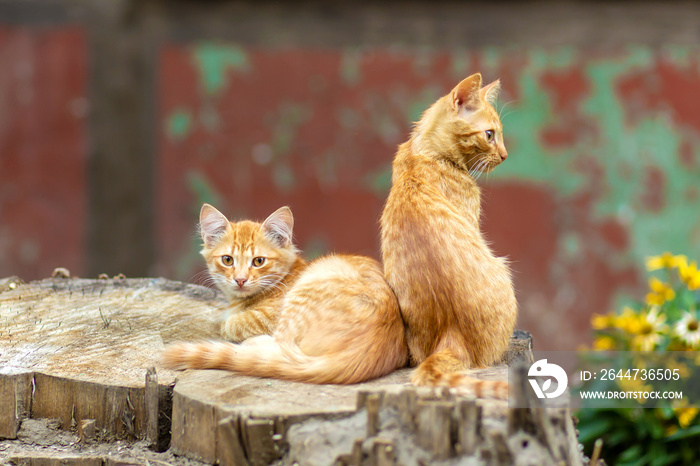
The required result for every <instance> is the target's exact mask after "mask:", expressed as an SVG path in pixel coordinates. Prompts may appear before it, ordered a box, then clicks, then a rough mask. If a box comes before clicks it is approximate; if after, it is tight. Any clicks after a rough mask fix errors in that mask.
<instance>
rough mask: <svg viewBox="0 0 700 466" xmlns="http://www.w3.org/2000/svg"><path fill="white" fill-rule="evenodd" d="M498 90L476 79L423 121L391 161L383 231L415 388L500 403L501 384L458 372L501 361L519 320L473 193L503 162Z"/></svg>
mask: <svg viewBox="0 0 700 466" xmlns="http://www.w3.org/2000/svg"><path fill="white" fill-rule="evenodd" d="M499 87H500V84H499V82H498V81H495V82H492V83H491V84H488V85H486V86H483V87H482V82H481V75H480V74H478V73H477V74H474V75H472V76H469V77H468V78H466V79H464V80H463V81H462V82H460V83H459V84H458V85H457V86H456V87H455V88H454V89H453V90H452V91H451V92H450V93H449V94H447V95H445V96H444V97H442V98H440V99H439V100H438V101H437V102H435V104H433V105H432V106H431V107H430V108H429V109H428V110H427V111H426V112H425V113H424V114H423V117H422V118H421V120H420V121H419V122H418V123H417V124H416V127H415V130H414V131H413V134H412V135H411V137H410V139H409V140H408V141H407V142H405V143H404V144H402V145H401V146H399V149H398V152H397V154H396V157H395V158H394V163H393V174H392V186H391V191H390V192H389V198H388V199H387V202H386V205H385V207H384V211H383V213H382V218H381V229H382V257H383V261H384V270H385V273H386V279H387V281H388V282H389V285H390V286H391V288H392V289H393V290H394V292H395V293H396V297H397V298H398V301H399V306H400V308H401V315H402V317H403V321H404V323H405V324H406V341H407V344H408V348H409V352H410V358H411V365H414V366H417V368H416V370H415V372H414V374H413V382H414V383H415V384H417V385H428V386H435V385H449V386H452V387H458V388H464V387H472V388H474V391H475V392H476V393H477V395H479V394H480V392H484V391H492V392H495V393H493V395H495V396H496V397H499V398H507V396H508V393H507V390H508V384H507V383H505V382H492V383H486V382H483V381H476V380H475V379H473V378H471V377H469V376H468V375H467V374H465V373H464V372H463V371H464V369H469V368H476V367H485V366H488V365H491V364H494V363H496V362H498V361H499V360H500V359H501V357H502V355H503V353H504V352H505V351H506V349H507V348H508V341H509V339H510V336H511V334H512V333H513V329H514V327H515V321H516V318H517V314H518V305H517V302H516V299H515V292H514V289H513V282H512V279H511V273H510V269H509V267H508V264H507V262H506V260H505V259H503V258H501V257H497V256H496V255H495V254H494V253H493V252H492V251H491V248H490V247H489V244H488V241H487V240H486V239H485V238H484V235H483V234H482V232H481V228H480V214H481V191H480V189H479V186H478V185H477V183H476V179H477V178H478V177H479V175H480V174H481V173H488V172H490V171H491V170H493V169H494V168H495V167H497V166H498V165H500V164H501V163H502V162H503V161H505V160H506V157H507V156H508V153H507V151H506V148H505V145H504V142H503V127H502V126H501V121H500V119H499V117H498V113H497V112H496V110H495V109H494V107H493V105H494V102H495V99H496V96H497V94H498V90H499Z"/></svg>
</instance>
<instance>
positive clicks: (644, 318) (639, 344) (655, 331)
mask: <svg viewBox="0 0 700 466" xmlns="http://www.w3.org/2000/svg"><path fill="white" fill-rule="evenodd" d="M665 322H666V316H665V315H663V314H660V313H659V308H658V307H656V306H653V307H652V308H651V310H650V311H649V312H645V313H642V314H641V315H640V319H639V321H638V322H637V324H638V327H637V328H636V329H635V331H634V332H630V333H632V334H633V335H635V336H634V338H632V347H633V348H634V349H635V350H637V351H652V350H653V349H654V348H655V347H656V345H658V344H659V341H660V340H661V334H662V333H664V332H665V331H666V329H667V328H668V326H667V325H666V324H665Z"/></svg>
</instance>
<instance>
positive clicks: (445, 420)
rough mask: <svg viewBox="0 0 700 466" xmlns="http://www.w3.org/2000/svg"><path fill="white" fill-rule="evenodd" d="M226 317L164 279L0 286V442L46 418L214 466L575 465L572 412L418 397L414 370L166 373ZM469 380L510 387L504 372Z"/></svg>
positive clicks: (518, 337)
mask: <svg viewBox="0 0 700 466" xmlns="http://www.w3.org/2000/svg"><path fill="white" fill-rule="evenodd" d="M222 304H225V303H224V302H223V301H222V300H221V298H220V297H219V295H218V294H217V293H216V292H215V291H213V290H210V289H207V288H203V287H200V286H196V285H187V284H183V283H179V282H172V281H168V280H165V279H162V278H161V279H119V278H115V279H105V280H84V279H67V278H53V279H47V280H42V281H38V282H32V283H28V284H22V283H21V282H20V281H19V280H17V279H15V278H13V279H6V280H0V437H4V438H15V437H17V435H18V430H19V427H20V424H21V422H22V420H24V419H30V418H33V419H39V418H50V419H57V420H59V421H58V423H59V424H60V426H61V427H62V428H63V429H64V430H70V431H73V432H76V434H77V438H78V441H79V442H83V443H90V442H100V441H108V440H113V439H118V438H122V439H123V438H126V439H140V440H144V439H145V440H146V441H147V442H148V443H149V444H150V445H151V446H152V448H154V449H156V450H158V451H161V450H165V449H167V448H168V446H169V445H170V451H169V452H168V453H169V454H172V453H175V454H177V455H183V456H185V457H187V458H190V459H192V460H197V461H202V462H205V463H210V464H214V463H219V464H269V463H271V462H275V461H278V462H282V463H284V464H293V463H295V462H298V463H299V464H353V465H360V464H377V465H388V464H418V462H424V463H429V462H432V461H438V460H448V461H449V460H450V459H453V458H462V457H465V458H466V457H474V458H481V459H482V460H484V461H486V462H488V463H490V464H509V462H511V461H512V460H513V458H514V456H516V455H522V454H523V451H524V450H527V451H528V452H535V453H531V456H532V455H535V456H533V457H536V458H539V459H541V460H542V462H543V463H542V464H545V463H547V462H549V461H550V460H552V461H562V460H564V461H570V460H571V458H576V454H575V453H577V452H576V450H575V446H576V445H575V436H573V434H572V432H573V430H572V429H573V427H572V426H571V425H570V424H571V418H570V416H569V415H568V411H566V410H564V411H557V412H556V413H555V414H554V415H552V416H554V417H552V416H550V415H549V414H547V412H545V411H544V410H543V408H541V407H538V405H537V400H534V401H531V404H528V406H531V409H527V410H524V411H523V410H520V411H518V412H519V413H520V414H519V415H514V414H513V413H512V412H511V411H512V410H509V408H508V403H507V402H504V401H497V400H474V399H469V398H465V397H463V396H457V395H455V394H454V393H453V392H451V391H449V390H447V389H437V390H430V389H422V388H420V389H418V388H415V387H412V386H410V385H409V383H408V381H409V379H410V372H411V370H410V369H403V370H399V371H396V372H394V373H392V374H390V375H388V376H386V377H383V378H381V379H378V380H374V381H371V382H367V383H364V384H357V385H350V386H338V385H312V384H303V383H295V382H286V381H281V380H275V379H260V378H256V377H246V376H241V375H237V374H234V373H230V372H225V371H193V370H190V371H185V372H172V371H169V370H166V369H164V368H163V367H162V366H160V364H159V356H160V353H161V351H162V349H163V347H164V346H165V345H166V344H169V343H171V342H174V341H180V340H199V339H206V338H217V337H218V330H219V329H218V322H217V319H218V317H219V315H220V311H219V310H218V308H219V306H221V305H222ZM531 344H532V342H531V338H530V336H529V334H527V333H526V332H516V333H515V334H514V335H513V338H512V339H511V348H510V352H509V356H510V360H511V362H512V361H516V362H517V361H529V362H531V361H532V359H531V358H532V354H531V352H530V349H531ZM472 373H473V375H474V376H475V377H479V378H487V379H488V378H490V379H497V380H507V379H508V365H506V364H505V363H502V364H500V365H497V366H494V367H491V368H487V369H482V370H475V371H472ZM523 377H524V376H523ZM521 401H522V400H521ZM526 403H530V401H527V400H526ZM553 419H554V420H553ZM171 431H172V437H171V434H170V432H171ZM572 438H573V440H572ZM523 445H526V446H523ZM528 445H529V446H528ZM571 452H573V453H571ZM75 455H77V456H76V458H77V459H76V461H78V462H79V460H86V461H87V460H88V459H94V457H89V458H88V457H87V456H85V455H84V454H82V453H80V452H77V453H75ZM81 455H82V456H81ZM536 455H540V456H536ZM30 456H31V455H30ZM22 458H25V459H26V455H25V456H24V457H22ZM105 461H106V462H108V461H107V460H104V461H103V463H105ZM533 464H535V463H533ZM570 464H576V463H575V461H574V462H570Z"/></svg>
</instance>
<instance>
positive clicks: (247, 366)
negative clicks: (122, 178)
mask: <svg viewBox="0 0 700 466" xmlns="http://www.w3.org/2000/svg"><path fill="white" fill-rule="evenodd" d="M205 207H206V206H205ZM210 209H213V207H211V206H209V207H208V208H207V215H205V217H204V218H203V221H202V222H201V226H202V235H203V237H204V236H205V232H212V235H213V238H212V241H211V243H212V244H213V245H214V246H213V247H212V248H211V249H210V250H208V249H207V248H206V247H205V252H204V255H205V257H206V258H207V262H209V263H210V267H212V266H213V267H215V269H216V271H217V272H215V273H218V272H219V271H223V272H224V274H225V275H226V276H227V277H228V278H227V281H226V285H225V287H226V288H227V289H228V291H225V293H230V295H231V296H232V298H233V299H234V300H236V299H243V300H245V301H243V302H244V303H246V305H248V304H251V303H255V302H257V303H260V302H264V303H266V304H269V305H270V309H271V313H270V314H271V315H277V316H278V317H277V324H276V327H275V330H274V332H273V333H272V335H258V336H254V337H252V338H249V339H246V340H245V341H243V343H241V344H233V343H227V342H201V343H181V344H176V345H173V346H170V347H168V348H166V349H165V352H164V354H163V363H164V364H165V366H167V367H170V368H174V369H185V368H194V369H227V370H231V371H236V372H240V373H243V374H246V375H255V376H260V377H275V378H281V379H287V380H294V381H300V382H312V383H335V384H351V383H358V382H363V381H365V380H370V379H374V378H377V377H380V376H382V375H385V374H388V373H390V372H392V371H394V370H395V369H397V368H399V367H403V366H405V365H406V362H407V360H408V350H407V348H406V342H405V339H404V338H405V337H404V326H403V322H402V321H401V314H400V312H399V306H398V302H397V301H396V297H395V296H394V293H393V291H392V290H391V288H389V285H388V284H387V282H386V280H385V279H384V274H383V271H382V268H381V266H380V265H379V263H377V261H375V260H374V259H371V258H368V257H361V256H344V255H331V256H326V257H322V258H320V259H317V260H315V261H313V262H311V263H310V264H309V265H308V267H306V268H304V265H303V261H302V262H300V261H301V259H299V258H298V257H297V258H296V259H292V258H291V257H290V258H289V259H286V260H284V259H283V260H281V261H280V263H287V264H292V265H291V266H289V270H290V272H289V273H290V275H292V274H293V275H294V276H293V277H290V276H280V277H279V280H278V281H277V282H275V283H276V284H275V285H269V283H271V282H270V279H260V280H259V281H260V282H261V283H262V285H261V286H260V287H258V288H255V283H254V282H255V279H254V276H255V275H254V273H253V272H254V271H255V270H258V269H259V270H261V271H262V269H263V267H264V264H269V263H270V262H271V257H270V256H268V252H267V251H268V250H267V249H265V248H262V247H260V245H259V246H258V247H259V248H258V249H255V248H253V249H252V252H248V253H246V254H244V255H243V256H242V257H243V259H241V260H240V261H239V262H236V258H237V257H239V254H240V251H241V250H242V248H239V249H236V246H235V245H236V244H239V243H241V244H248V242H247V241H242V240H241V238H248V236H250V238H253V237H255V234H254V233H252V232H254V231H256V225H257V231H258V233H261V234H262V237H263V240H262V243H261V244H262V245H264V246H265V247H267V242H270V241H271V242H272V243H274V245H277V246H280V245H286V246H284V247H283V249H284V250H285V251H287V252H290V253H291V252H292V251H293V252H294V255H296V250H294V249H293V246H291V237H292V222H293V221H292V213H291V211H290V210H289V209H288V208H282V209H280V210H278V211H277V212H275V213H274V214H272V215H271V216H270V217H268V219H267V220H266V221H265V222H264V223H263V224H262V225H259V224H255V223H252V222H240V223H238V224H236V225H235V228H232V227H231V224H229V223H228V221H226V223H224V221H223V220H224V219H225V217H224V219H222V218H221V217H223V216H222V215H221V214H219V215H216V214H215V213H213V212H211V211H210ZM202 210H203V212H204V208H203V209H202ZM214 210H215V209H214ZM280 211H281V212H282V213H281V214H280ZM220 215H221V217H220ZM241 225H245V228H241ZM234 230H235V231H237V233H236V234H234V233H233V231H234ZM249 231H250V232H251V233H245V232H249ZM222 232H226V233H223V234H222ZM244 233H245V234H244ZM206 234H209V233H206ZM246 235H248V236H246ZM259 236H260V235H258V237H259ZM217 238H218V239H217ZM206 242H207V240H206V239H205V244H206ZM250 242H252V243H255V240H253V239H251V240H250ZM285 248H286V249H285ZM271 249H272V250H274V248H271ZM285 254H286V253H285ZM285 254H282V253H280V254H279V256H280V257H283V256H284V255H285ZM295 257H296V256H295ZM230 258H232V259H233V262H231V259H230ZM257 258H262V259H264V260H258V259H257ZM260 263H262V264H263V265H261V266H260V267H259V268H258V269H256V266H257V264H260ZM227 264H233V265H227ZM237 264H243V265H244V266H241V268H240V269H239V268H237V267H236V265H237ZM245 264H250V266H247V265H245ZM227 267H228V268H227ZM246 267H247V270H248V271H249V273H250V275H248V278H246V275H245V272H242V271H243V270H246ZM244 279H245V280H244ZM239 280H240V282H239ZM248 281H250V282H251V283H250V285H247V282H248ZM241 283H242V285H241ZM266 284H268V285H269V287H268V288H265V285H266ZM280 284H283V286H279V285H280ZM247 286H250V289H247V288H246V287H247ZM237 287H239V288H240V289H239V288H237ZM256 290H258V291H256ZM256 293H257V294H256ZM256 300H257V301H256ZM274 306H278V307H277V308H274ZM249 307H250V308H251V309H256V310H257V309H258V308H259V305H258V304H256V305H255V306H252V305H251V306H249ZM241 317H243V314H241ZM245 320H246V321H248V320H249V319H248V318H246V319H245ZM239 323H240V322H238V323H237V324H236V325H238V324H239ZM230 326H231V327H233V326H234V324H233V322H232V323H231V325H230ZM226 327H227V330H226V332H227V333H228V334H230V333H232V332H235V329H234V328H228V327H229V325H228V321H227V324H226ZM260 328H262V327H260ZM260 328H257V327H256V330H258V329H260Z"/></svg>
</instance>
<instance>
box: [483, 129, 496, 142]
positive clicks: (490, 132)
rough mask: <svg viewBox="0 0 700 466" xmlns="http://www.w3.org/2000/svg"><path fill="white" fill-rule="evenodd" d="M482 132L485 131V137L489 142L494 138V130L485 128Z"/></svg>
mask: <svg viewBox="0 0 700 466" xmlns="http://www.w3.org/2000/svg"><path fill="white" fill-rule="evenodd" d="M484 132H485V133H486V139H487V140H488V141H489V142H491V141H493V138H494V136H495V135H496V133H495V132H494V130H492V129H487V130H486V131H484Z"/></svg>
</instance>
